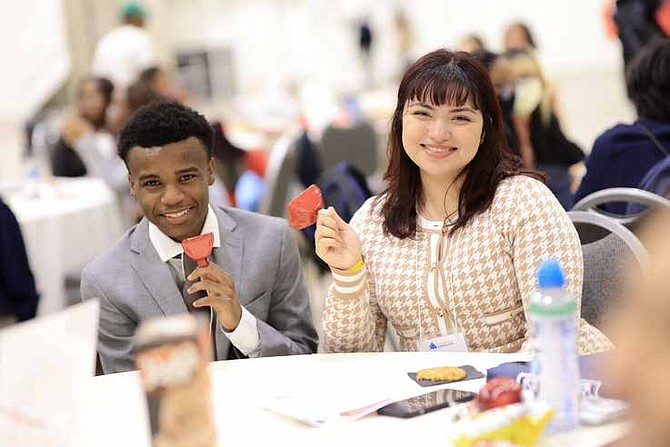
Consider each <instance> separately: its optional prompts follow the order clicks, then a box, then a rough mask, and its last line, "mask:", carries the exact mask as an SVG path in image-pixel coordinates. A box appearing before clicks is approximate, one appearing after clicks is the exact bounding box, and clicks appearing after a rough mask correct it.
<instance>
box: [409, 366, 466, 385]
mask: <svg viewBox="0 0 670 447" xmlns="http://www.w3.org/2000/svg"><path fill="white" fill-rule="evenodd" d="M465 376H467V373H466V372H465V370H463V369H461V368H458V367H456V366H438V367H434V368H425V369H421V370H419V371H417V372H416V380H430V381H433V382H441V381H445V380H446V381H450V382H454V381H456V380H461V379H465Z"/></svg>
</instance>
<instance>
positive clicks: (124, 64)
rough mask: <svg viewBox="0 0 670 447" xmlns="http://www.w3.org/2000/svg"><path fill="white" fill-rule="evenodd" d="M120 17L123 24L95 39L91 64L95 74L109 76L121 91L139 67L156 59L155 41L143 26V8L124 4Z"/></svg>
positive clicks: (144, 67)
mask: <svg viewBox="0 0 670 447" xmlns="http://www.w3.org/2000/svg"><path fill="white" fill-rule="evenodd" d="M121 18H122V21H123V23H122V24H121V25H119V26H117V27H116V28H114V29H113V30H112V31H110V32H109V33H108V34H107V35H105V36H104V37H103V38H102V39H100V42H98V45H97V46H96V48H95V53H94V56H93V64H92V67H91V72H92V73H93V74H94V75H96V76H103V77H106V78H108V79H110V80H111V81H112V82H113V83H114V87H116V89H117V91H123V90H124V89H125V88H126V87H128V86H129V85H130V84H131V83H132V82H134V81H135V80H136V79H138V77H139V75H140V73H141V72H142V70H144V69H146V68H149V67H151V66H153V65H156V62H157V57H156V50H155V48H154V44H153V42H152V40H151V37H150V36H149V33H148V32H147V31H146V30H145V29H144V25H145V21H146V18H147V11H146V9H145V8H144V7H143V6H142V5H140V4H139V3H135V2H129V3H126V4H124V5H123V7H122V8H121Z"/></svg>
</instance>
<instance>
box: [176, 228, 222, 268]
mask: <svg viewBox="0 0 670 447" xmlns="http://www.w3.org/2000/svg"><path fill="white" fill-rule="evenodd" d="M212 245H214V234H212V233H207V234H201V235H199V236H194V237H190V238H188V239H184V240H183V241H181V246H182V247H183V248H184V251H185V252H186V256H188V257H189V258H191V259H193V260H194V261H196V262H197V263H198V267H205V266H206V265H207V258H209V255H210V254H212Z"/></svg>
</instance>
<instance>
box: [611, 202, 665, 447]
mask: <svg viewBox="0 0 670 447" xmlns="http://www.w3.org/2000/svg"><path fill="white" fill-rule="evenodd" d="M652 217H653V219H651V220H650V222H648V224H649V225H648V226H645V227H644V228H643V231H642V233H641V239H642V242H643V243H644V245H645V247H647V249H648V253H649V263H648V264H647V265H646V266H645V268H644V269H642V270H639V269H634V270H631V272H635V273H634V274H631V275H630V280H629V285H628V290H627V293H625V294H624V295H623V297H622V298H623V301H622V303H621V308H620V309H619V310H618V312H617V313H616V314H615V315H613V317H612V319H611V323H610V330H609V331H608V333H611V334H612V341H613V342H614V343H615V345H616V350H615V351H613V353H612V355H611V356H610V363H609V365H608V368H606V369H605V371H606V372H607V374H608V376H609V377H608V379H609V381H608V384H611V385H612V386H613V390H615V392H616V393H617V397H621V398H623V399H626V400H627V401H628V402H629V403H630V406H631V416H632V429H631V431H630V433H629V434H628V436H627V437H626V438H625V439H624V441H622V442H621V443H620V444H619V443H617V444H616V445H617V446H621V447H627V446H631V447H632V446H645V447H662V446H667V445H670V406H669V405H668V400H670V387H668V386H667V383H668V370H670V344H668V342H667V340H668V339H670V275H668V272H670V238H669V237H668V228H670V212H668V211H667V210H662V212H659V214H658V215H656V216H652Z"/></svg>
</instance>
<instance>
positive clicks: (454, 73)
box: [407, 61, 481, 110]
mask: <svg viewBox="0 0 670 447" xmlns="http://www.w3.org/2000/svg"><path fill="white" fill-rule="evenodd" d="M407 100H408V101H412V100H416V101H419V102H424V103H429V104H433V105H435V106H441V105H445V104H446V105H449V106H452V107H461V106H464V105H470V106H472V107H474V108H475V109H477V110H480V109H481V107H480V98H479V94H478V90H477V87H476V86H475V85H474V84H473V82H472V81H471V80H470V79H469V78H468V76H467V75H466V74H465V72H464V71H463V69H461V68H460V67H459V66H457V65H456V64H454V63H453V61H452V62H450V63H449V64H448V65H443V66H440V67H435V68H433V69H431V70H427V71H425V72H423V73H421V74H419V75H418V76H417V77H416V78H414V80H412V81H411V83H410V85H409V86H408V95H407Z"/></svg>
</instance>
